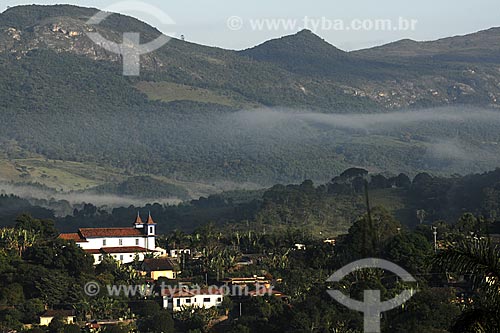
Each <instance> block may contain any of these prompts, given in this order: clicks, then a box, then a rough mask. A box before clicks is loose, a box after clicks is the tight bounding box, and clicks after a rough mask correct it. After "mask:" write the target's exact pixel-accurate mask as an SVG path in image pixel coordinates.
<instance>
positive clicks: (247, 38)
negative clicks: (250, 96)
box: [0, 0, 500, 50]
mask: <svg viewBox="0 0 500 333" xmlns="http://www.w3.org/2000/svg"><path fill="white" fill-rule="evenodd" d="M144 2H147V3H148V4H149V5H151V6H154V7H155V8H156V9H155V10H154V12H153V13H152V12H151V11H150V10H144V7H146V6H144V7H142V8H143V9H142V10H134V11H127V10H120V12H122V13H124V14H128V15H131V16H134V17H137V18H139V19H141V20H143V21H145V22H147V23H149V24H151V25H153V26H155V27H157V28H158V29H159V30H160V31H162V32H165V33H167V34H169V35H173V36H174V37H180V36H181V35H183V36H184V38H185V39H186V40H187V41H190V42H194V43H199V44H204V45H210V46H217V47H222V48H226V49H237V50H240V49H245V48H249V47H252V46H255V45H258V44H260V43H262V42H264V41H266V40H269V39H272V38H277V37H280V36H283V35H290V34H293V33H295V32H297V31H299V30H302V29H303V28H309V29H310V30H313V32H315V33H316V34H317V35H319V36H321V37H322V38H324V39H325V40H326V41H328V42H329V43H331V44H333V45H335V46H337V47H339V48H341V49H343V50H356V49H362V48H368V47H372V46H377V45H382V44H386V43H389V42H393V41H396V40H400V39H403V38H411V39H414V40H434V39H438V38H443V37H449V36H455V35H463V34H468V33H472V32H476V31H479V30H484V29H488V28H491V27H498V26H500V16H499V15H498V0H475V1H464V0H419V1H411V0H379V1H373V0H351V1H338V0H316V1H314V2H313V1H308V2H306V1H296V0H287V1H276V0H252V1H235V0H184V1H182V2H181V1H169V0H149V1H144ZM33 3H37V4H44V5H50V4H60V3H68V4H73V5H78V6H84V7H96V8H100V9H106V8H108V7H109V6H111V5H113V4H115V5H118V6H120V4H122V3H123V2H120V1H117V0H78V1H77V0H60V1H50V0H31V1H23V0H2V2H1V3H0V11H4V10H5V9H7V8H8V7H9V6H10V7H12V6H17V5H22V4H33ZM122 7H123V6H122ZM136 7H137V6H136ZM158 13H165V14H166V15H168V16H169V17H170V18H171V20H172V21H171V23H172V22H175V24H163V23H162V22H160V21H159V20H158V19H157V18H156V17H155V14H158ZM380 20H383V22H387V21H390V23H389V24H390V25H389V26H388V25H387V23H381V22H382V21H380ZM411 22H413V23H414V24H412V25H411ZM377 25H378V26H379V28H375V27H376V26H377Z"/></svg>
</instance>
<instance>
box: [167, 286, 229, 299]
mask: <svg viewBox="0 0 500 333" xmlns="http://www.w3.org/2000/svg"><path fill="white" fill-rule="evenodd" d="M161 294H162V296H167V297H173V298H178V297H194V296H203V295H223V294H224V292H223V289H216V288H210V289H188V288H182V289H179V288H173V289H169V288H165V289H163V290H162V293H161Z"/></svg>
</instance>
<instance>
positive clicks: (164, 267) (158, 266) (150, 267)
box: [142, 258, 175, 271]
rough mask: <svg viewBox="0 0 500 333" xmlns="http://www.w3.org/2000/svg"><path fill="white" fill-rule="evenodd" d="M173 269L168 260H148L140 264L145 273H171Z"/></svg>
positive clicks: (171, 263) (172, 264)
mask: <svg viewBox="0 0 500 333" xmlns="http://www.w3.org/2000/svg"><path fill="white" fill-rule="evenodd" d="M174 267H175V265H174V263H173V262H172V261H171V260H170V259H168V258H148V259H144V262H143V263H142V268H143V269H144V270H145V271H171V270H174V269H175V268H174Z"/></svg>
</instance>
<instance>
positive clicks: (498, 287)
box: [436, 238, 500, 333]
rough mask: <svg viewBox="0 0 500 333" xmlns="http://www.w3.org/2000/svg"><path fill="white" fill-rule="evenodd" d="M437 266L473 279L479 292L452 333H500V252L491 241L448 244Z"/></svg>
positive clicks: (466, 241) (482, 240) (472, 239)
mask: <svg viewBox="0 0 500 333" xmlns="http://www.w3.org/2000/svg"><path fill="white" fill-rule="evenodd" d="M436 263H437V264H438V265H440V266H441V267H442V268H443V269H446V270H447V271H452V272H455V273H458V274H468V275H470V276H471V277H472V282H473V286H474V289H475V290H476V291H477V297H476V299H474V300H473V302H472V303H471V304H469V305H467V306H466V308H465V309H464V311H463V313H462V315H461V316H460V317H459V318H458V320H457V321H456V322H455V324H454V325H453V327H452V328H451V332H454V333H459V332H460V333H469V332H470V333H483V332H484V333H494V332H500V249H499V248H498V247H494V246H493V245H492V244H491V242H490V240H489V239H478V238H471V239H466V240H462V241H460V242H458V243H456V244H449V246H448V248H447V249H446V250H444V251H442V252H440V253H438V254H437V258H436Z"/></svg>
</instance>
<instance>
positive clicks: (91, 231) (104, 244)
mask: <svg viewBox="0 0 500 333" xmlns="http://www.w3.org/2000/svg"><path fill="white" fill-rule="evenodd" d="M59 238H61V239H66V240H72V241H75V242H76V244H77V245H79V246H80V247H81V248H82V249H83V250H85V252H87V253H89V254H91V255H92V256H93V257H94V263H95V264H99V263H100V262H101V261H102V259H103V258H104V256H106V255H108V256H111V257H113V258H114V259H116V260H118V261H119V262H121V263H123V264H127V263H131V262H133V261H134V260H135V259H136V258H137V259H138V260H139V261H143V260H144V258H145V256H146V255H147V254H153V255H155V254H161V253H162V252H163V251H164V250H162V249H159V248H157V247H156V222H155V221H154V220H153V218H152V217H151V214H149V216H148V219H147V221H146V222H143V221H142V219H141V216H140V215H139V213H137V218H136V219H135V222H134V224H133V226H132V227H129V228H80V229H78V232H76V233H65V234H60V235H59Z"/></svg>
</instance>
